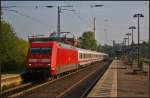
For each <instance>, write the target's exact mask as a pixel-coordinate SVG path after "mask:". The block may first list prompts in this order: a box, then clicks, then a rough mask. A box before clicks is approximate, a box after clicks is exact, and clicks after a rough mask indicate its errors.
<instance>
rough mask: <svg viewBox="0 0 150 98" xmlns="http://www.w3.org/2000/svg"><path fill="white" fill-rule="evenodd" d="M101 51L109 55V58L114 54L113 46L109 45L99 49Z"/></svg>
mask: <svg viewBox="0 0 150 98" xmlns="http://www.w3.org/2000/svg"><path fill="white" fill-rule="evenodd" d="M101 51H102V52H104V53H107V54H109V56H110V57H112V56H114V55H115V53H114V48H113V46H110V45H104V46H102V47H101Z"/></svg>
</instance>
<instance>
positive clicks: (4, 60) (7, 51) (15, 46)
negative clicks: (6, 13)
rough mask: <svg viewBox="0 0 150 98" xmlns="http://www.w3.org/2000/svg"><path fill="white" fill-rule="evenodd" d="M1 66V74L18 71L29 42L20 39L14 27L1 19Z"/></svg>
mask: <svg viewBox="0 0 150 98" xmlns="http://www.w3.org/2000/svg"><path fill="white" fill-rule="evenodd" d="M1 28H2V29H1V32H0V64H1V72H7V71H10V70H11V71H13V70H15V69H17V67H18V66H19V67H20V66H21V65H19V64H20V63H18V62H20V60H23V59H24V58H25V53H26V52H25V51H26V50H27V42H26V41H24V40H22V39H20V38H18V37H17V36H16V33H15V32H14V29H13V28H12V26H11V25H10V24H9V23H7V22H6V21H4V20H3V19H1Z"/></svg>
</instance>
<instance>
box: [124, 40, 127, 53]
mask: <svg viewBox="0 0 150 98" xmlns="http://www.w3.org/2000/svg"><path fill="white" fill-rule="evenodd" d="M123 39H124V47H125V53H126V42H127V41H126V40H127V39H128V38H123Z"/></svg>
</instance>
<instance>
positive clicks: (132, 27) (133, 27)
mask: <svg viewBox="0 0 150 98" xmlns="http://www.w3.org/2000/svg"><path fill="white" fill-rule="evenodd" d="M129 29H132V42H131V45H133V43H134V41H133V29H136V27H135V26H130V27H129Z"/></svg>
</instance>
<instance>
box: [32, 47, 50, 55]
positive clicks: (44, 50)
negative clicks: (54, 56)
mask: <svg viewBox="0 0 150 98" xmlns="http://www.w3.org/2000/svg"><path fill="white" fill-rule="evenodd" d="M50 52H51V48H43V47H42V48H31V53H32V54H37V53H38V54H39V53H40V54H48V53H50Z"/></svg>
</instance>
